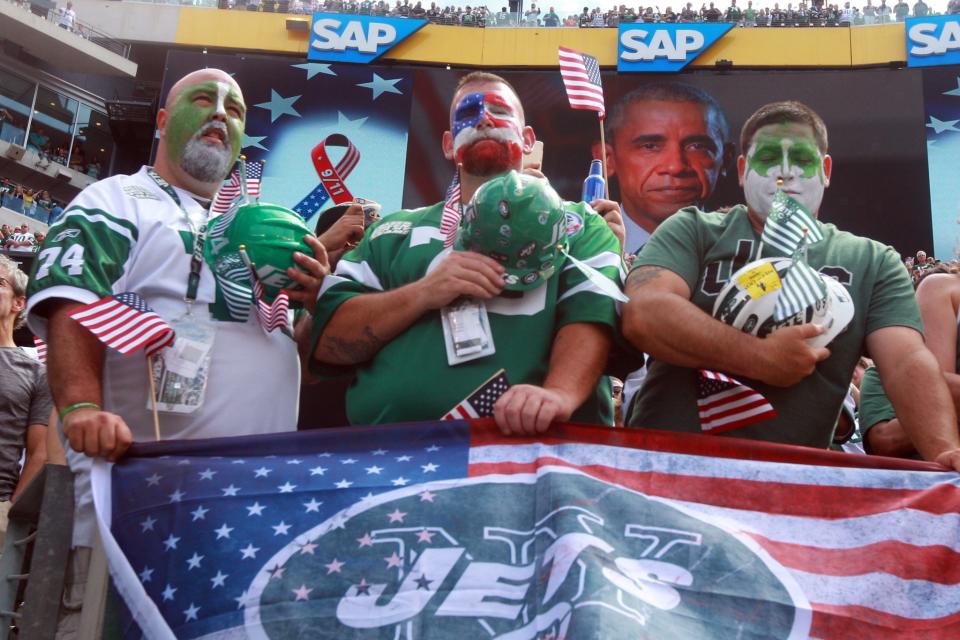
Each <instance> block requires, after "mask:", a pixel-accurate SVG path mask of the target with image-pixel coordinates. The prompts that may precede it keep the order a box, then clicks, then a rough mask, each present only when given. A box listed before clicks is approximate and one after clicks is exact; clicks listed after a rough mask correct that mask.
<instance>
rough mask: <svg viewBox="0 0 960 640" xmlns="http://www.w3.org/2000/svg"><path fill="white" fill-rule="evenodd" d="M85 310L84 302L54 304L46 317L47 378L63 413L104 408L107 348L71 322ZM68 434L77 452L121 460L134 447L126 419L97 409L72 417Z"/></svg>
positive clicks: (65, 428)
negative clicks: (80, 405)
mask: <svg viewBox="0 0 960 640" xmlns="http://www.w3.org/2000/svg"><path fill="white" fill-rule="evenodd" d="M81 306H83V305H82V304H81V303H79V302H72V301H65V300H50V301H49V302H48V303H46V304H45V305H44V307H43V308H42V311H41V313H45V314H46V315H47V322H48V325H47V327H48V328H47V337H48V340H47V342H48V343H49V345H50V346H49V350H48V356H47V378H48V380H49V383H50V391H51V393H52V394H53V401H54V404H55V405H56V406H57V407H58V408H59V409H60V410H61V411H63V410H64V409H66V408H67V407H70V406H72V405H74V404H77V403H79V402H95V403H96V404H98V405H101V406H102V404H103V398H102V387H101V380H102V378H103V360H104V350H105V347H104V346H103V344H102V343H101V342H100V341H99V340H98V339H97V337H96V336H94V335H93V334H92V333H90V331H88V330H87V329H85V328H84V327H82V326H81V325H80V323H78V322H77V321H76V320H74V319H73V318H71V317H70V315H69V314H70V312H71V311H73V310H75V309H77V308H79V307H81ZM63 433H64V435H65V436H66V437H67V439H68V440H69V441H70V447H71V448H72V449H73V450H74V451H79V452H82V453H86V454H87V455H88V456H105V457H106V458H108V459H109V460H116V459H117V458H119V457H120V456H121V455H123V453H124V452H125V451H126V450H127V448H128V447H129V446H130V444H131V443H132V442H133V436H132V434H131V433H130V428H129V427H127V424H126V423H125V422H124V421H123V418H121V417H120V416H118V415H116V414H114V413H110V412H108V411H102V410H98V409H95V408H93V407H84V408H81V409H76V410H74V411H71V412H70V413H69V414H68V415H67V416H66V417H65V418H64V423H63Z"/></svg>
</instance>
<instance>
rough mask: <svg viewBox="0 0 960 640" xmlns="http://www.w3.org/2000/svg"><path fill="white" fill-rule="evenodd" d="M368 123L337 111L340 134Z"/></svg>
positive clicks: (364, 119)
mask: <svg viewBox="0 0 960 640" xmlns="http://www.w3.org/2000/svg"><path fill="white" fill-rule="evenodd" d="M366 121H367V118H356V119H355V120H351V119H350V118H348V117H347V116H345V115H343V112H342V111H337V130H338V131H340V133H344V134H346V133H349V132H351V131H356V130H357V129H359V128H360V127H362V126H363V123H365V122H366ZM384 453H386V452H384ZM373 455H377V454H373ZM381 455H382V454H381Z"/></svg>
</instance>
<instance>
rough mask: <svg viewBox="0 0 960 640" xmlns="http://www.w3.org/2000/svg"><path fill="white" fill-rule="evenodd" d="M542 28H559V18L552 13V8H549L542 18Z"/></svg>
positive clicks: (555, 13)
mask: <svg viewBox="0 0 960 640" xmlns="http://www.w3.org/2000/svg"><path fill="white" fill-rule="evenodd" d="M543 26H545V27H559V26H560V16H558V15H557V12H556V11H554V9H553V7H550V10H549V11H547V13H546V15H544V16H543Z"/></svg>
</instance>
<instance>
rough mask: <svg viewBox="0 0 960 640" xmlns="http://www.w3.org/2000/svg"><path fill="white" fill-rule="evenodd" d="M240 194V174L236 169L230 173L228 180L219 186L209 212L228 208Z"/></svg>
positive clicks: (216, 212)
mask: <svg viewBox="0 0 960 640" xmlns="http://www.w3.org/2000/svg"><path fill="white" fill-rule="evenodd" d="M239 195H240V176H239V175H238V174H237V172H236V171H234V172H233V173H231V174H230V180H228V181H227V182H226V183H225V184H223V185H222V186H221V187H220V190H219V191H217V195H215V196H214V197H213V204H212V205H210V213H211V214H219V213H223V212H225V211H226V210H227V209H229V208H230V205H231V204H232V203H233V201H234V199H235V198H236V197H237V196H239Z"/></svg>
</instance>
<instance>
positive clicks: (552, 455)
mask: <svg viewBox="0 0 960 640" xmlns="http://www.w3.org/2000/svg"><path fill="white" fill-rule="evenodd" d="M550 433H551V434H552V435H551V437H546V438H538V439H536V441H535V444H532V443H531V442H530V441H526V440H523V441H518V440H517V439H516V438H506V437H503V436H501V435H500V434H499V433H498V432H497V431H495V429H494V428H492V427H491V428H490V429H486V428H484V429H482V430H480V429H477V428H476V427H475V428H474V432H473V434H474V435H473V437H472V440H471V441H472V444H473V445H474V446H473V447H472V448H471V449H470V453H469V456H470V460H469V474H470V475H471V476H480V475H485V474H520V473H524V474H530V473H541V474H542V473H544V472H546V471H548V470H561V471H568V470H571V469H576V470H578V471H581V472H584V473H586V474H588V475H590V476H593V477H596V478H599V479H602V480H604V481H606V482H609V483H611V484H616V485H620V486H623V487H625V488H628V489H631V490H635V491H638V492H640V493H642V494H644V495H646V496H651V497H655V498H657V499H661V500H664V501H666V502H667V504H672V505H675V506H677V507H678V508H680V509H682V510H686V511H688V512H691V513H694V514H696V515H697V517H702V518H703V519H704V520H706V521H708V522H711V523H713V524H716V525H718V526H721V527H722V528H724V529H726V530H727V531H729V532H731V533H733V534H734V535H736V536H738V537H741V539H743V538H746V539H749V540H750V541H752V543H755V544H756V545H758V546H759V547H760V548H761V549H762V550H763V551H765V552H766V553H767V554H768V555H769V556H770V557H771V558H772V559H773V561H775V563H777V564H779V565H780V566H782V567H783V568H784V571H785V572H786V575H788V576H789V578H791V579H792V581H793V582H794V583H795V585H797V586H798V587H799V590H800V592H801V593H802V595H803V596H804V599H805V600H806V601H807V602H809V607H810V609H809V613H808V614H807V615H810V616H811V617H810V630H809V634H808V636H809V637H814V638H858V639H860V638H893V637H896V638H917V639H923V640H927V639H933V640H939V639H944V640H946V639H948V638H960V480H958V476H957V474H955V473H949V472H944V471H939V472H937V471H934V469H935V468H936V465H932V464H931V463H918V462H913V461H899V460H892V459H888V458H879V457H867V456H856V455H851V454H847V453H839V452H829V451H819V450H815V449H808V448H805V447H790V446H785V445H773V444H770V443H757V442H749V441H744V440H736V439H732V438H722V439H718V438H713V437H710V436H699V435H692V434H672V433H665V432H651V431H646V430H636V431H628V432H626V433H625V432H623V431H622V430H620V431H618V443H619V444H622V445H627V446H630V444H631V441H632V440H635V441H636V442H635V443H634V444H633V446H641V444H642V446H644V447H645V448H646V449H647V450H641V449H630V448H625V447H623V446H620V447H616V446H609V445H605V444H603V442H605V441H609V431H608V430H606V429H597V428H588V427H575V426H570V425H554V427H551V432H550ZM531 444H532V446H531ZM651 449H652V450H651ZM798 463H800V464H798ZM859 465H864V466H859ZM881 466H887V467H889V468H877V467H881ZM802 613H803V612H801V614H802Z"/></svg>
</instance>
